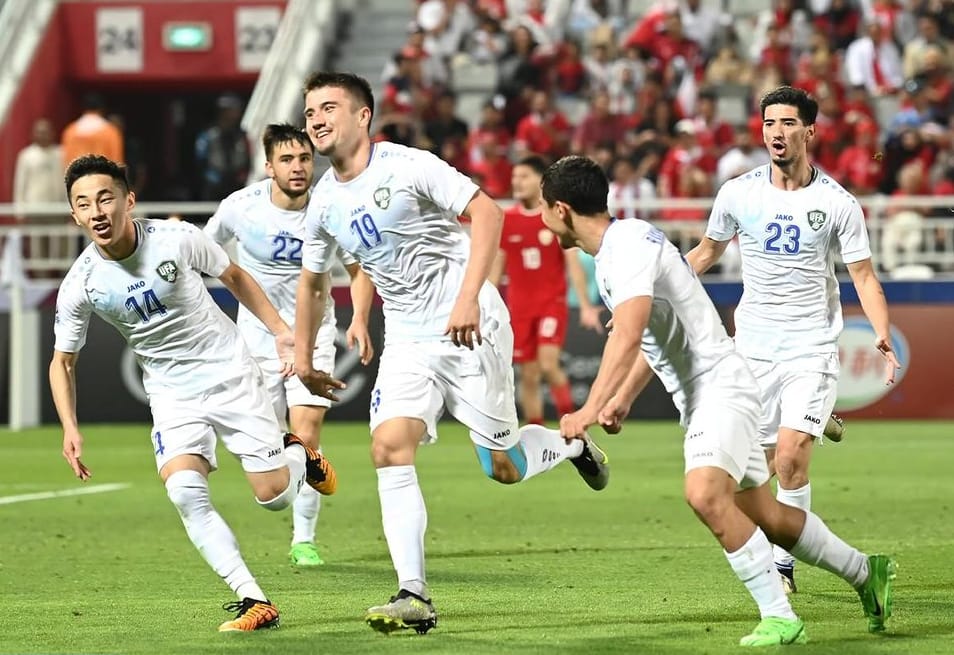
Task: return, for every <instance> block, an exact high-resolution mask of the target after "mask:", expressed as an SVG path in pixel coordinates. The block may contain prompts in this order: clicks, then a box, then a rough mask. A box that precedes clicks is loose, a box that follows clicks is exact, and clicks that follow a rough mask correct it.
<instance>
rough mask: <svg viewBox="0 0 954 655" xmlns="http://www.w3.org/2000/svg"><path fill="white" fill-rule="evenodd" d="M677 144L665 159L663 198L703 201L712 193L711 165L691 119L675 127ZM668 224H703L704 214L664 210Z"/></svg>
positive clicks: (661, 177) (713, 164)
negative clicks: (700, 221)
mask: <svg viewBox="0 0 954 655" xmlns="http://www.w3.org/2000/svg"><path fill="white" fill-rule="evenodd" d="M675 133H676V142H675V144H674V145H673V147H672V148H670V149H669V152H667V153H666V156H665V158H664V159H663V163H662V166H661V168H660V170H659V180H658V183H657V186H658V190H659V197H660V198H700V197H705V196H707V195H709V194H711V193H712V175H711V173H712V172H714V171H715V167H716V162H715V161H712V160H711V158H710V157H708V156H707V155H706V154H705V153H704V152H703V150H702V148H700V147H699V144H698V143H697V142H696V126H695V123H694V122H693V121H692V120H690V119H683V120H681V121H679V122H678V123H676V127H675ZM660 216H661V218H663V219H667V220H697V219H698V220H701V219H703V218H705V212H704V211H702V210H698V209H669V208H666V209H663V210H662V212H661V213H660Z"/></svg>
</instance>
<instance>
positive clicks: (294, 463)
mask: <svg viewBox="0 0 954 655" xmlns="http://www.w3.org/2000/svg"><path fill="white" fill-rule="evenodd" d="M66 192H67V197H68V198H69V201H70V206H71V209H72V214H73V219H74V220H75V221H76V223H77V224H78V225H80V226H81V227H82V228H83V229H84V230H85V231H86V233H87V234H88V235H89V238H90V239H91V240H92V243H91V244H90V245H89V246H87V247H86V249H85V250H83V252H82V253H80V256H79V258H78V259H77V260H76V262H75V263H74V264H73V266H72V267H71V268H70V270H69V272H68V273H67V274H66V277H65V278H64V280H63V283H62V284H61V285H60V291H59V295H58V297H57V300H56V320H55V326H54V332H55V335H56V341H55V343H54V346H53V347H54V350H53V360H52V362H51V363H50V388H51V390H52V393H53V402H54V404H55V405H56V411H57V414H58V415H59V418H60V422H61V423H62V425H63V456H64V457H65V458H66V460H67V462H69V464H70V466H71V467H72V469H73V472H74V473H75V474H76V476H77V477H79V478H80V479H81V480H88V479H89V478H90V476H91V472H90V470H89V469H88V468H87V467H86V465H85V464H84V463H83V462H82V461H81V459H80V457H81V456H82V447H83V437H82V435H81V433H80V430H79V424H78V421H77V415H76V377H75V373H76V364H77V359H78V357H79V351H80V349H82V347H83V345H84V344H85V342H86V331H87V329H88V325H89V319H90V315H91V314H94V313H95V314H98V315H99V316H100V317H101V318H103V319H104V320H105V321H106V322H107V323H109V324H110V325H112V326H113V327H115V328H116V329H117V330H118V331H119V332H120V334H122V336H123V338H124V339H125V340H126V342H127V343H128V344H129V347H130V348H131V349H132V351H133V352H134V353H135V355H136V359H137V360H138V362H139V366H140V367H141V368H142V372H143V386H144V387H145V389H146V393H147V395H148V397H149V406H150V409H151V411H152V417H153V429H152V442H153V447H154V449H155V456H156V467H157V469H158V471H159V477H160V478H162V481H163V482H164V483H165V486H166V491H167V492H168V495H169V499H170V500H171V501H172V503H173V504H174V505H175V506H176V509H177V510H178V511H179V515H180V516H181V518H182V522H183V524H184V526H185V529H186V533H187V534H188V535H189V539H190V540H191V541H192V543H193V544H194V545H195V547H196V548H197V549H198V550H199V552H200V553H201V554H202V557H203V558H204V559H205V561H206V562H208V564H209V566H211V567H212V569H213V570H214V571H215V572H216V573H218V574H219V575H220V576H221V577H222V578H223V579H224V580H225V582H226V583H227V584H228V585H229V586H230V587H231V588H232V590H233V591H234V592H235V593H236V595H237V596H238V598H239V600H238V601H237V602H234V603H227V604H226V605H224V606H223V607H224V609H226V610H228V611H234V612H236V613H237V615H236V617H235V619H233V620H230V621H226V622H225V623H223V624H222V625H221V626H220V627H219V630H220V631H223V632H225V631H236V630H240V631H250V630H257V629H259V628H267V627H273V626H277V625H278V609H277V608H276V607H275V606H274V605H273V604H272V603H271V602H270V601H269V600H268V598H267V597H266V595H265V593H264V592H263V591H262V589H261V588H260V587H259V586H258V583H257V582H256V581H255V578H254V577H253V576H252V574H251V573H250V572H249V570H248V567H247V566H246V565H245V562H244V561H243V560H242V556H241V554H240V553H239V549H238V544H237V542H236V540H235V535H233V534H232V531H231V530H230V529H229V527H228V526H227V525H226V523H225V521H224V520H222V517H221V516H220V515H219V514H218V512H216V510H215V509H214V508H213V507H212V504H211V501H210V499H209V485H208V475H209V473H210V472H211V471H214V470H215V468H216V455H215V446H216V434H218V436H219V437H220V438H221V439H222V442H223V443H224V444H225V447H226V448H227V449H228V450H229V452H231V453H232V454H233V455H235V456H236V457H237V458H238V459H239V460H240V461H241V463H242V468H243V469H244V470H245V475H246V478H247V479H248V482H249V485H250V486H251V488H252V491H253V493H254V494H255V498H256V500H257V501H258V504H259V505H261V506H262V507H263V508H265V509H268V510H275V511H277V510H281V509H284V508H286V507H289V506H290V505H292V504H293V503H294V501H295V497H296V496H297V495H298V490H299V488H300V487H301V483H302V481H303V480H304V481H307V482H308V484H309V485H311V486H312V487H315V488H316V490H318V491H324V492H331V491H333V490H334V486H335V484H336V482H335V481H336V477H335V473H334V470H333V469H332V468H331V467H330V466H329V465H328V464H327V462H325V460H324V459H323V458H322V457H321V455H320V454H319V453H318V452H317V451H315V450H314V449H312V448H309V447H307V446H306V445H305V444H303V443H302V442H301V440H300V439H298V438H297V437H296V436H294V435H292V434H286V435H285V438H284V444H283V439H282V429H281V427H280V426H279V424H278V421H277V420H276V418H275V412H274V410H273V409H272V405H271V402H270V400H269V397H268V394H267V393H266V391H265V383H264V380H263V379H262V374H261V371H260V370H259V368H258V366H257V365H256V364H255V361H254V360H253V359H252V356H251V354H250V353H249V351H248V348H247V346H246V345H245V342H244V341H243V340H242V337H241V335H240V334H239V331H238V328H237V327H236V325H235V323H233V322H232V321H231V320H230V319H229V318H228V317H227V316H226V315H225V314H224V313H223V312H222V310H221V309H219V307H218V305H216V304H215V302H214V301H213V300H212V297H211V296H210V295H209V293H208V291H207V290H206V288H205V284H204V282H203V281H202V274H206V275H210V276H212V277H217V278H218V279H219V280H221V281H222V283H223V284H225V286H226V287H227V288H228V289H229V290H230V291H231V292H232V293H233V294H234V295H235V297H236V298H238V300H239V302H241V303H242V304H243V305H245V306H246V307H248V308H249V310H250V311H251V312H252V313H253V314H255V316H256V317H258V319H259V320H260V321H262V323H263V324H265V325H266V326H268V330H269V331H270V332H271V333H272V334H273V335H274V336H275V344H276V348H277V352H276V353H275V356H276V358H277V357H279V356H280V357H281V361H282V362H283V368H285V369H286V373H290V372H291V369H292V366H291V362H292V357H293V338H292V333H291V329H290V328H289V327H288V324H287V323H286V322H285V321H284V320H282V317H281V316H280V315H279V314H278V312H277V311H275V308H274V307H273V306H272V305H271V303H269V301H268V298H267V296H266V295H265V293H264V292H263V291H262V289H261V287H260V286H259V285H258V284H257V283H256V282H255V280H254V279H253V278H252V277H251V276H250V275H249V274H248V273H246V272H245V271H244V270H242V269H241V268H240V267H238V266H236V265H235V264H233V263H232V262H230V261H229V258H228V256H227V255H226V254H225V251H224V250H222V248H221V247H220V246H219V245H217V244H216V243H214V242H213V241H212V240H211V239H209V238H208V237H207V236H205V235H204V234H202V232H201V231H200V230H199V229H197V228H195V227H193V226H192V225H189V224H188V223H181V222H177V221H156V220H138V219H137V220H133V218H132V217H131V214H132V211H133V208H134V207H135V196H134V194H133V193H132V192H130V191H129V184H128V182H127V180H126V174H125V170H124V169H123V168H122V167H121V166H119V165H118V164H116V163H115V162H112V161H110V160H109V159H106V158H105V157H101V156H97V155H86V156H83V157H80V158H78V159H76V160H74V161H73V162H72V163H71V164H70V165H69V167H68V168H67V171H66Z"/></svg>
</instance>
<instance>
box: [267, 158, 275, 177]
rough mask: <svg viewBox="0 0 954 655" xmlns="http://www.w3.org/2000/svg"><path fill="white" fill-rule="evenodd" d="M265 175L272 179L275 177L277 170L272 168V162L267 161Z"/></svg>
mask: <svg viewBox="0 0 954 655" xmlns="http://www.w3.org/2000/svg"><path fill="white" fill-rule="evenodd" d="M265 175H267V176H268V177H270V178H274V177H275V169H274V168H272V162H270V161H268V160H267V159H266V160H265Z"/></svg>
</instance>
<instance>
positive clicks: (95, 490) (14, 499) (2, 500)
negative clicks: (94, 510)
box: [0, 482, 130, 505]
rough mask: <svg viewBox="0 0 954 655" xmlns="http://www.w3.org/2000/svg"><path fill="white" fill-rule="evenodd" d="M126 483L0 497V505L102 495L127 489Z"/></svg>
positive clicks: (127, 484)
mask: <svg viewBox="0 0 954 655" xmlns="http://www.w3.org/2000/svg"><path fill="white" fill-rule="evenodd" d="M129 486H130V485H129V483H127V482H113V483H110V484H94V485H92V486H89V487H76V488H75V489H63V490H62V491H39V492H37V493H34V494H18V495H16V496H0V505H12V504H13V503H26V502H29V501H31V500H49V499H50V498H66V497H68V496H86V495H88V494H102V493H106V492H107V491H119V490H120V489H125V488H127V487H129Z"/></svg>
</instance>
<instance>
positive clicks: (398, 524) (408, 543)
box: [378, 466, 428, 598]
mask: <svg viewBox="0 0 954 655" xmlns="http://www.w3.org/2000/svg"><path fill="white" fill-rule="evenodd" d="M378 496H379V497H380V499H381V523H382V525H383V526H384V537H385V539H387V542H388V550H389V551H390V552H391V562H392V563H393V564H394V570H395V571H396V572H397V577H398V584H399V586H400V588H401V589H406V590H408V591H410V592H411V593H413V594H417V595H418V596H420V597H421V598H428V595H427V583H426V582H425V578H424V531H425V530H427V509H426V508H425V507H424V497H423V496H422V495H421V487H420V485H418V483H417V471H416V470H415V469H414V467H413V466H385V467H383V468H379V469H378Z"/></svg>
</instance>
